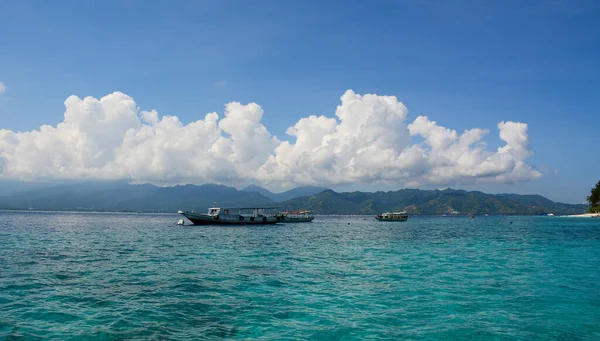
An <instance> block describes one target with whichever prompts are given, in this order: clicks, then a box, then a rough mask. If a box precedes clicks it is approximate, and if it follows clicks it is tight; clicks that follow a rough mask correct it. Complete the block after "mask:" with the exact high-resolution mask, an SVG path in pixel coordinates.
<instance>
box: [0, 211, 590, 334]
mask: <svg viewBox="0 0 600 341" xmlns="http://www.w3.org/2000/svg"><path fill="white" fill-rule="evenodd" d="M178 219H179V217H178V216H177V215H175V214H174V215H160V214H113V213H110V214H108V213H43V212H0V340H20V339H23V340H38V339H39V340H142V339H143V340H222V339H226V340H241V339H246V340H248V339H264V340H600V220H596V219H591V218H590V219H585V218H560V217H553V218H551V217H509V216H503V217H476V218H474V219H469V218H468V217H411V218H410V219H409V221H407V222H404V223H402V222H400V223H384V222H377V221H375V220H374V219H373V218H372V217H362V216H354V217H317V219H315V221H314V222H313V223H308V224H287V225H276V226H252V227H235V226H234V227H217V226H215V227H195V226H175V225H174V223H175V222H176V221H177V220H178Z"/></svg>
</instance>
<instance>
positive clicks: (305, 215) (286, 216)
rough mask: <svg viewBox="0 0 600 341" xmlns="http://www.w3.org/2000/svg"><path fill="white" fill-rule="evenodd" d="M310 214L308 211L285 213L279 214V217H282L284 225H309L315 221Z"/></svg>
mask: <svg viewBox="0 0 600 341" xmlns="http://www.w3.org/2000/svg"><path fill="white" fill-rule="evenodd" d="M310 213H311V211H308V210H299V211H285V212H281V213H279V215H278V217H281V222H282V223H309V222H311V221H313V220H314V219H315V216H313V215H312V214H310Z"/></svg>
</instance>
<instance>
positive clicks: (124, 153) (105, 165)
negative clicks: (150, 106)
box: [0, 90, 541, 187]
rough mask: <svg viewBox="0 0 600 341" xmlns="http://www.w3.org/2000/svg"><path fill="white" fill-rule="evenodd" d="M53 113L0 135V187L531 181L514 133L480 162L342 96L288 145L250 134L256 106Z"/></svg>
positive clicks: (422, 120)
mask: <svg viewBox="0 0 600 341" xmlns="http://www.w3.org/2000/svg"><path fill="white" fill-rule="evenodd" d="M65 107H66V110H65V113H64V120H63V122H62V123H60V124H58V125H57V126H55V127H53V126H47V125H44V126H41V127H40V128H39V129H38V130H34V131H29V132H13V131H10V130H0V177H1V178H16V179H80V178H90V179H92V178H94V179H97V178H98V179H127V180H132V181H136V182H153V183H183V182H188V183H202V182H222V183H239V182H243V181H252V182H257V181H258V182H261V183H263V184H267V185H272V186H280V185H284V186H285V185H291V184H294V185H300V184H319V185H338V184H348V183H365V184H368V183H394V184H397V185H404V186H410V187H418V186H422V185H452V184H460V183H476V182H514V181H527V180H532V179H537V178H539V177H541V173H540V172H538V171H536V170H535V169H534V168H533V167H532V166H531V165H529V164H527V163H526V159H527V158H528V157H529V156H530V155H531V150H530V148H529V138H528V135H527V125H526V124H524V123H518V122H500V123H499V124H498V127H497V128H498V130H499V134H500V139H501V140H502V141H504V143H505V144H504V145H503V146H501V147H500V148H498V149H497V150H495V151H490V150H488V149H487V146H486V144H485V142H484V141H483V138H484V137H485V135H486V134H487V133H488V131H487V130H484V129H479V128H474V129H470V130H467V131H465V132H463V133H462V134H459V133H457V132H456V131H455V130H451V129H448V128H445V127H441V126H439V125H438V124H437V123H436V122H435V121H432V120H430V119H429V118H427V117H425V116H419V117H417V118H416V119H415V120H414V121H413V122H407V121H406V120H407V112H408V111H407V109H406V107H405V106H404V105H403V104H402V103H401V102H399V101H398V99H397V98H396V97H394V96H379V95H374V94H367V95H359V94H356V93H354V92H353V91H351V90H348V91H346V92H345V93H344V95H343V96H342V97H341V103H340V105H339V106H338V107H337V109H336V112H335V117H326V116H323V115H321V116H315V115H313V116H309V117H305V118H302V119H300V120H299V121H298V122H296V124H294V125H293V126H292V127H290V128H288V130H287V132H286V133H287V134H288V135H289V136H290V140H288V141H280V140H279V139H277V137H275V136H273V135H272V134H271V133H270V132H269V131H268V129H267V127H265V126H264V125H263V124H262V123H261V120H262V117H263V114H264V112H263V109H262V108H261V107H260V106H259V105H258V104H256V103H249V104H245V105H244V104H241V103H237V102H232V103H228V104H227V105H226V106H225V111H224V114H223V116H222V117H220V116H219V114H217V113H208V114H206V115H205V116H204V117H203V118H201V119H199V120H197V121H195V122H191V123H188V124H183V123H182V122H181V121H180V120H179V119H178V118H177V117H176V116H161V115H159V113H158V112H156V111H141V110H140V109H139V108H138V106H137V104H136V103H135V102H134V100H133V99H132V98H131V97H129V96H127V95H125V94H123V93H120V92H115V93H112V94H109V95H107V96H104V97H102V98H101V99H96V98H93V97H86V98H83V99H81V98H78V97H76V96H71V97H69V98H68V99H67V100H66V101H65ZM414 136H420V139H419V140H420V141H422V142H419V143H415V142H414V139H413V137H414ZM411 139H412V140H413V142H412V143H411Z"/></svg>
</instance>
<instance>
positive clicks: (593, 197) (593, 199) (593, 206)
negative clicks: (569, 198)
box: [587, 181, 600, 213]
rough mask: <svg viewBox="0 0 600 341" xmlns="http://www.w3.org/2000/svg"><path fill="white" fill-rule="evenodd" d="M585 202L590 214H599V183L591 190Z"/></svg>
mask: <svg viewBox="0 0 600 341" xmlns="http://www.w3.org/2000/svg"><path fill="white" fill-rule="evenodd" d="M587 201H588V202H589V203H590V212H592V213H594V212H600V181H598V183H597V184H596V187H594V188H592V190H591V194H590V196H589V197H587Z"/></svg>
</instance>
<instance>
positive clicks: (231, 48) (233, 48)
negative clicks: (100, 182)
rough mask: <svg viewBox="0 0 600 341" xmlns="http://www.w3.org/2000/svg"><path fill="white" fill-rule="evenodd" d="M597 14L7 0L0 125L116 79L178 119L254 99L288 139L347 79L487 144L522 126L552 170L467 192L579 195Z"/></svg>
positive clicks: (589, 157) (579, 8)
mask: <svg viewBox="0 0 600 341" xmlns="http://www.w3.org/2000/svg"><path fill="white" fill-rule="evenodd" d="M598 18H600V2H598V1H558V0H557V1H496V2H492V1H425V0H423V1H393V0H375V1H253V2H250V1H174V2H164V1H58V2H52V1H0V23H1V24H2V25H1V26H2V28H1V30H2V31H1V32H2V34H0V82H2V83H4V84H5V86H6V93H5V94H4V95H3V96H2V97H0V128H3V129H9V130H13V131H29V130H34V129H38V128H39V127H40V125H42V124H49V125H56V124H57V123H59V122H61V121H62V120H63V116H62V113H63V112H64V110H65V109H64V101H65V99H66V98H67V97H69V96H70V95H77V96H80V97H84V96H94V97H97V98H100V97H102V96H104V95H106V94H109V93H112V92H114V91H117V90H119V91H122V92H124V93H126V94H128V95H130V96H131V97H133V98H134V99H135V101H136V103H137V104H138V105H139V106H140V107H141V108H143V109H156V110H158V111H159V113H160V114H169V115H177V116H178V117H179V118H180V119H181V120H182V121H183V122H186V123H187V122H191V121H194V120H197V119H199V118H201V117H203V116H204V114H205V113H208V112H212V111H217V112H219V113H221V112H222V111H223V106H224V104H225V103H228V102H230V101H239V102H241V103H247V102H256V103H258V104H260V105H261V106H262V108H264V110H265V115H264V117H263V120H262V122H263V123H264V125H265V126H267V127H268V129H269V131H270V132H271V133H272V134H275V135H277V136H279V137H285V131H286V129H287V128H288V127H290V126H292V125H294V124H295V122H296V121H298V119H300V118H301V117H306V116H308V115H309V114H325V115H327V116H333V113H334V111H335V108H336V106H337V105H339V103H340V96H341V95H342V94H343V93H344V91H345V90H347V89H353V90H354V91H355V92H357V93H376V94H379V95H394V96H397V97H398V99H399V100H400V101H402V102H403V103H404V104H405V105H406V106H407V108H408V110H409V114H408V117H409V120H410V119H414V118H415V117H416V116H418V115H421V114H424V115H427V116H429V117H430V118H431V119H433V120H435V121H436V122H438V124H440V125H442V126H444V127H448V128H451V129H456V130H457V131H459V132H462V131H463V130H465V129H470V128H474V127H480V128H484V129H490V134H489V135H488V136H487V137H486V141H487V142H488V144H489V146H490V147H491V148H496V147H498V146H499V145H501V141H500V140H499V138H498V134H497V130H496V125H497V124H498V122H500V121H506V120H512V121H519V122H524V123H527V124H528V126H529V130H528V131H529V139H530V147H531V149H532V150H533V153H534V154H533V156H531V157H530V158H529V159H528V162H529V163H530V164H532V165H534V167H536V169H538V170H541V171H542V172H543V173H544V174H546V175H545V176H544V177H543V178H542V179H540V180H536V181H532V182H528V183H521V184H518V185H489V186H486V187H476V186H474V187H471V188H468V189H475V188H478V189H481V190H484V191H490V192H504V191H506V192H517V193H539V194H542V195H546V196H548V197H549V198H551V199H555V200H562V201H567V202H577V203H578V202H582V201H583V200H585V196H586V195H588V194H589V188H590V187H591V186H592V185H593V184H595V183H596V182H597V181H598V180H599V179H600V171H599V170H600V156H598V151H597V147H598V145H599V142H600V135H599V134H598V127H599V126H600V113H599V110H598V108H599V107H600V20H598ZM463 187H464V186H463ZM359 189H368V187H365V186H359ZM377 189H379V188H377ZM391 189H395V188H391Z"/></svg>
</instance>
